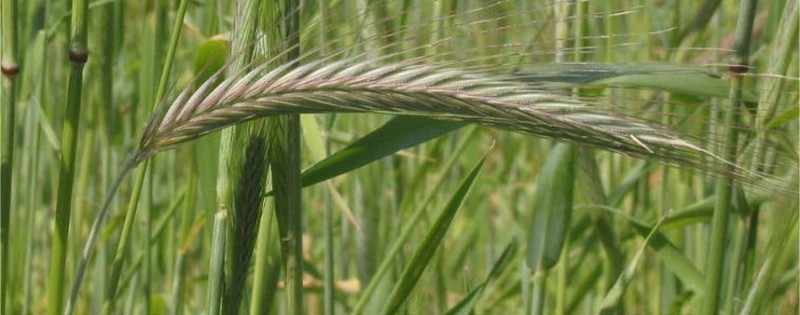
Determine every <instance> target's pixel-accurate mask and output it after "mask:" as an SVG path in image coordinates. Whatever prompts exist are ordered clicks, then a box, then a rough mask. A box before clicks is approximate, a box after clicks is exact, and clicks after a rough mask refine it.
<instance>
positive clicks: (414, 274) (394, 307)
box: [381, 157, 485, 314]
mask: <svg viewBox="0 0 800 315" xmlns="http://www.w3.org/2000/svg"><path fill="white" fill-rule="evenodd" d="M484 161H485V157H484V158H482V159H481V160H480V161H479V162H478V163H477V164H476V165H475V167H473V168H472V171H470V173H469V175H467V177H466V178H464V180H463V181H462V182H461V184H460V185H459V187H458V190H456V192H455V193H454V194H453V196H452V197H451V198H450V201H448V202H447V205H445V207H444V209H442V212H441V213H440V214H439V217H438V218H437V219H436V222H435V223H434V224H433V225H432V226H431V228H430V230H428V233H427V234H426V235H425V238H424V240H423V241H422V243H421V244H420V246H419V247H418V248H417V250H416V251H415V252H414V256H413V257H412V258H411V261H409V263H408V264H407V265H406V267H405V269H404V270H403V273H402V275H401V276H400V280H399V282H398V283H397V284H396V285H395V287H394V289H393V290H392V293H391V294H390V295H389V298H388V299H387V302H386V304H385V305H384V307H383V310H382V311H381V314H395V313H397V311H398V310H399V309H400V306H402V305H403V303H404V302H405V300H406V299H407V298H408V296H409V295H410V294H411V291H412V290H413V289H414V285H415V284H416V283H417V281H418V280H419V277H420V276H421V275H422V272H423V271H425V267H426V266H427V265H428V263H429V262H430V261H431V259H432V258H433V257H434V253H435V252H436V250H437V249H438V248H439V245H440V244H441V242H442V240H443V239H444V235H445V233H447V230H448V228H449V227H450V224H451V223H452V221H453V218H454V217H455V215H456V213H457V212H458V209H459V208H460V207H461V204H462V203H463V202H464V199H465V198H466V197H467V194H469V191H470V189H471V188H472V184H473V183H474V182H475V178H477V177H478V173H479V172H480V170H481V168H482V167H483V162H484Z"/></svg>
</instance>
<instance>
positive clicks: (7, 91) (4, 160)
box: [0, 0, 19, 313]
mask: <svg viewBox="0 0 800 315" xmlns="http://www.w3.org/2000/svg"><path fill="white" fill-rule="evenodd" d="M0 11H2V13H0V14H2V19H3V21H2V25H0V27H2V30H0V32H1V33H2V36H3V42H2V60H1V61H0V63H2V66H0V70H1V71H2V73H3V83H2V84H3V87H2V93H0V99H2V100H1V101H0V104H2V105H0V106H2V113H0V115H2V117H1V118H0V128H2V130H0V132H2V139H1V140H0V142H2V144H0V150H2V151H0V313H5V311H6V298H7V295H8V294H9V293H8V291H7V289H8V282H9V281H8V265H9V256H8V247H9V245H10V242H9V235H10V231H9V229H10V226H11V224H10V222H11V194H12V193H13V190H12V189H13V187H12V185H11V172H12V169H13V165H14V129H15V126H16V119H15V118H14V116H15V115H16V113H15V112H16V106H17V105H16V103H17V100H16V80H15V78H16V76H17V74H18V73H19V64H17V57H16V56H17V1H14V0H3V1H2V3H0Z"/></svg>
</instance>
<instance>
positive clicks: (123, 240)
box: [49, 0, 188, 314]
mask: <svg viewBox="0 0 800 315" xmlns="http://www.w3.org/2000/svg"><path fill="white" fill-rule="evenodd" d="M187 6H188V0H182V1H181V3H180V6H179V7H178V13H177V16H176V20H175V23H174V24H173V31H172V37H171V40H170V46H169V49H168V50H167V57H166V61H165V63H164V68H163V71H162V73H161V80H160V81H159V87H158V90H157V93H156V98H155V99H156V100H159V99H161V98H163V96H164V94H165V93H166V90H167V80H168V78H169V73H170V72H171V70H172V64H173V61H174V59H175V50H176V47H177V45H178V39H179V38H180V33H181V29H182V26H183V17H184V15H185V14H186V8H187ZM66 128H67V125H66V124H65V129H66ZM65 137H66V136H65ZM65 145H66V142H65V141H63V140H62V148H63V147H65ZM73 156H74V152H73ZM134 157H135V156H134ZM133 163H135V161H134V160H129V161H128V163H126V165H125V167H123V169H122V171H121V173H120V174H119V175H118V179H117V180H116V183H115V184H113V185H112V189H111V190H110V191H109V192H108V194H109V195H108V196H107V197H106V198H107V200H106V201H105V202H104V204H103V207H102V208H101V209H100V211H98V213H97V216H96V217H95V221H94V223H93V224H92V228H91V230H90V233H89V238H88V239H87V240H86V245H85V246H84V248H83V256H82V257H81V262H80V264H79V265H78V270H77V272H76V277H75V280H74V283H73V286H72V292H71V294H70V301H69V304H68V305H67V308H66V309H65V313H66V314H71V313H72V310H73V308H74V305H75V299H77V294H78V290H79V289H80V285H81V282H82V279H83V273H84V271H85V270H86V266H87V265H88V259H89V257H90V256H91V249H92V246H93V244H94V242H95V240H96V239H97V234H98V231H99V229H100V225H101V222H102V221H103V219H104V218H105V216H106V214H107V213H108V210H109V206H110V202H109V200H110V199H111V196H112V195H113V193H114V192H115V191H116V187H117V186H119V183H120V182H121V180H122V178H123V177H124V175H125V174H126V173H127V172H128V171H129V170H130V169H131V168H133V166H134V164H133ZM148 164H149V163H145V164H144V165H143V166H142V168H141V169H140V173H139V175H138V176H137V179H136V184H135V186H134V191H133V192H132V195H133V196H136V198H133V199H131V200H130V203H129V205H128V209H129V213H128V215H127V216H126V217H125V221H126V222H125V223H123V224H124V225H132V224H133V219H134V216H135V211H136V208H137V205H138V199H139V198H138V196H139V195H140V193H141V188H142V186H143V183H144V179H145V176H144V175H145V174H146V173H147V168H148V167H147V166H148ZM62 165H63V162H62ZM70 185H71V183H70ZM60 192H61V185H59V193H60ZM60 204H61V202H60V199H59V205H60ZM57 211H58V208H57ZM57 213H58V212H57ZM67 219H68V218H67ZM56 220H57V221H56V222H57V223H58V217H57V218H56ZM128 221H130V222H128ZM56 226H57V227H58V224H57V225H56ZM128 233H130V230H128V231H127V232H125V231H123V234H122V235H121V236H120V243H119V244H118V246H117V248H118V249H123V250H122V251H121V253H117V254H116V255H115V259H117V257H119V260H120V263H118V264H115V265H113V266H112V267H113V268H121V267H122V263H121V262H122V261H123V258H124V255H125V250H124V249H125V248H126V246H127V239H128ZM148 237H149V236H148ZM54 246H55V243H54ZM54 251H55V247H54ZM62 255H63V254H62ZM53 268H59V267H56V266H54V265H52V264H51V269H53ZM60 272H62V273H63V267H60ZM111 274H112V275H113V274H116V275H119V274H120V270H114V269H112V270H111ZM52 278H53V275H51V283H52ZM118 282H119V277H118V276H117V277H116V279H115V278H114V277H112V278H111V279H110V281H109V284H108V291H110V292H115V291H116V287H117V284H118ZM51 290H55V289H53V288H52V286H51ZM57 290H61V289H57ZM59 296H60V294H59ZM49 297H50V300H51V304H50V305H49V306H50V307H51V309H50V313H51V314H55V312H57V309H53V307H54V306H53V303H52V302H53V301H54V299H55V297H54V296H53V295H49ZM112 299H114V295H106V299H105V301H104V303H103V304H104V307H103V308H104V310H107V311H109V312H110V311H112V310H113V302H114V301H113V300H112Z"/></svg>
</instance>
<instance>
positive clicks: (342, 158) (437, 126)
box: [302, 116, 464, 186]
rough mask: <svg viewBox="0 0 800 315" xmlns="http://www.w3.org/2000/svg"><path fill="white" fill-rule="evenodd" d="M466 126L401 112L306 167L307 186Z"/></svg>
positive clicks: (304, 177) (305, 180)
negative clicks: (404, 114) (399, 114)
mask: <svg viewBox="0 0 800 315" xmlns="http://www.w3.org/2000/svg"><path fill="white" fill-rule="evenodd" d="M462 126H464V124H462V123H458V122H448V121H436V120H431V119H428V118H424V117H408V116H399V117H395V118H392V119H391V120H389V121H388V122H386V124H384V125H383V126H381V127H380V128H378V129H375V130H373V131H372V132H370V133H369V134H367V135H365V136H363V137H361V138H359V139H358V140H356V141H353V142H352V143H350V144H349V145H348V146H347V147H346V148H344V149H342V150H339V151H337V152H335V153H333V154H331V155H330V156H328V157H327V158H325V159H324V160H322V161H319V162H317V163H316V164H314V165H313V166H311V167H309V168H307V169H306V170H304V171H303V175H302V176H303V177H302V178H303V186H310V185H313V184H316V183H318V182H321V181H323V180H326V179H330V178H333V177H336V176H338V175H340V174H344V173H347V172H350V171H352V170H355V169H357V168H359V167H361V166H363V165H366V164H368V163H370V162H373V161H375V160H378V159H380V158H383V157H386V156H388V155H391V154H394V153H395V152H397V151H400V150H403V149H406V148H409V147H412V146H415V145H418V144H420V143H424V142H426V141H429V140H431V139H434V138H436V137H439V136H441V135H443V134H446V133H448V132H450V131H453V130H456V129H458V128H460V127H462Z"/></svg>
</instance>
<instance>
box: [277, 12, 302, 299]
mask: <svg viewBox="0 0 800 315" xmlns="http://www.w3.org/2000/svg"><path fill="white" fill-rule="evenodd" d="M284 1H285V2H284V4H285V6H283V8H284V11H283V16H284V18H283V21H284V23H285V25H284V26H285V28H284V29H285V32H286V33H285V35H286V46H285V47H288V49H291V50H290V51H289V53H288V54H287V59H288V60H294V59H296V58H297V57H298V56H299V54H300V51H299V46H298V45H297V43H298V42H299V36H300V20H299V19H300V14H299V13H300V11H299V5H300V1H298V0H284ZM270 123H271V124H272V125H271V128H270V129H271V132H272V135H271V138H272V145H271V146H270V148H269V150H270V152H269V156H270V163H271V169H272V171H273V172H272V186H273V187H274V191H275V211H276V217H277V219H278V230H279V232H280V239H281V257H282V259H283V266H284V267H285V268H284V270H285V277H286V280H285V283H286V286H285V288H286V305H287V306H288V311H289V314H302V313H303V239H302V237H303V225H302V219H303V217H302V208H301V204H300V202H301V201H300V189H301V184H300V115H297V114H292V115H285V116H280V117H276V118H275V119H273V120H272V121H271V122H270Z"/></svg>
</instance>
